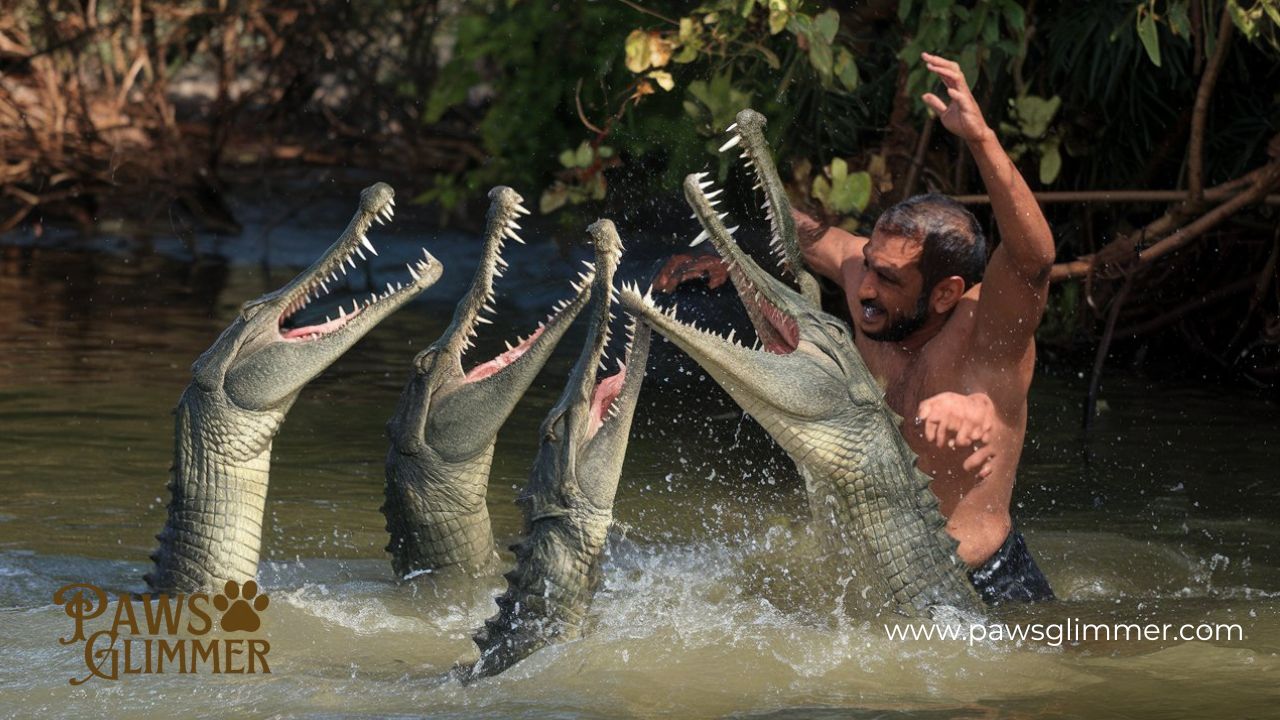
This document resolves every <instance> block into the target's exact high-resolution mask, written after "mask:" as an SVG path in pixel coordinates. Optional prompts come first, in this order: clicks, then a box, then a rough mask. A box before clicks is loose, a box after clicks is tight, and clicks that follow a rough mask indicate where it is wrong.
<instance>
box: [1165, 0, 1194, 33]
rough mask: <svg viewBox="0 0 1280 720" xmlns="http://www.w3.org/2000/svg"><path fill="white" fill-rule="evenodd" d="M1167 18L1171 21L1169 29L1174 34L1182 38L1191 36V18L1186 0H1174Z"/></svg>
mask: <svg viewBox="0 0 1280 720" xmlns="http://www.w3.org/2000/svg"><path fill="white" fill-rule="evenodd" d="M1165 19H1166V20H1168V21H1169V29H1170V30H1172V31H1173V34H1174V35H1177V36H1178V37H1181V38H1189V37H1191V20H1190V18H1188V17H1187V1H1186V0H1174V2H1172V3H1170V5H1169V11H1168V13H1167V14H1166V15H1165Z"/></svg>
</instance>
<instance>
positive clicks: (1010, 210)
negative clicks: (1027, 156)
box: [921, 53, 1054, 356]
mask: <svg viewBox="0 0 1280 720" xmlns="http://www.w3.org/2000/svg"><path fill="white" fill-rule="evenodd" d="M921 58H922V59H923V60H924V61H925V65H926V67H928V69H929V70H930V71H932V72H933V73H934V74H936V75H937V76H938V77H939V78H940V79H941V80H942V82H943V84H944V85H945V86H946V89H947V95H948V96H949V97H950V103H949V104H948V103H944V102H943V101H942V100H941V99H940V98H938V96H936V95H934V94H933V93H927V94H925V95H924V97H923V100H924V102H925V104H926V105H928V106H929V107H930V108H932V109H933V110H934V111H935V112H937V113H938V116H939V119H940V120H941V122H942V125H943V127H945V128H947V130H949V131H951V132H952V133H953V134H954V135H956V136H957V137H959V138H960V139H962V140H964V141H965V144H966V145H967V146H968V148H969V152H970V153H972V154H973V158H974V160H975V162H976V163H977V165H978V170H979V172H980V173H981V174H982V182H983V184H985V185H986V188H987V195H988V196H990V198H991V209H992V210H993V211H994V212H995V216H996V226H997V227H998V228H999V230H1000V246H999V247H997V248H996V250H995V252H993V253H992V254H991V261H990V262H989V263H988V264H987V270H986V275H985V277H984V278H983V281H982V294H981V296H980V299H979V300H978V316H977V318H976V319H977V326H976V333H977V335H976V338H975V343H976V344H977V345H978V346H979V347H983V348H986V349H988V350H990V351H992V352H995V353H998V354H1005V353H1007V354H1008V355H1010V356H1021V355H1022V354H1023V353H1024V352H1025V351H1026V349H1027V345H1028V343H1030V342H1031V340H1032V338H1033V336H1034V334H1035V329H1036V326H1037V325H1039V324H1040V316H1041V315H1042V314H1043V313H1044V306H1045V301H1046V299H1047V298H1048V294H1049V269H1050V267H1052V265H1053V260H1054V247H1053V235H1052V234H1051V233H1050V232H1049V223H1048V222H1046V221H1045V219H1044V214H1043V213H1042V212H1040V205H1039V204H1038V203H1037V202H1036V199H1035V196H1034V195H1032V194H1031V188H1029V187H1027V182H1026V181H1025V180H1024V179H1023V178H1022V174H1021V173H1019V172H1018V168H1017V167H1015V166H1014V164H1013V161H1012V160H1010V159H1009V155H1008V154H1007V153H1005V151H1004V148H1003V147H1001V146H1000V141H999V140H998V139H997V138H996V134H995V132H993V131H992V130H991V128H990V127H988V126H987V122H986V120H984V119H983V118H982V111H981V109H980V108H979V107H978V103H977V101H976V100H974V98H973V93H971V92H970V91H969V84H968V83H967V82H965V78H964V74H963V73H962V72H960V66H959V65H958V64H956V63H955V62H952V61H950V60H947V59H945V58H941V57H938V56H937V55H930V54H928V53H923V54H922V55H921ZM1002 351H1003V352H1002Z"/></svg>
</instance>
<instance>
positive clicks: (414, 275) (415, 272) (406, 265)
mask: <svg viewBox="0 0 1280 720" xmlns="http://www.w3.org/2000/svg"><path fill="white" fill-rule="evenodd" d="M405 267H407V268H409V274H410V275H412V276H413V280H414V282H417V281H418V280H421V279H422V276H421V275H419V274H418V271H417V270H414V269H413V265H410V264H408V263H405Z"/></svg>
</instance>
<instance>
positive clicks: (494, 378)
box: [382, 187, 591, 578]
mask: <svg viewBox="0 0 1280 720" xmlns="http://www.w3.org/2000/svg"><path fill="white" fill-rule="evenodd" d="M489 197H490V199H491V200H492V203H491V205H490V207H489V215H488V218H487V221H486V227H485V236H484V248H483V250H482V251H481V257H480V264H479V266H478V267H477V268H476V273H475V277H474V278H473V279H472V282H471V289H470V290H469V291H468V292H467V294H466V295H465V296H464V297H463V298H462V300H460V301H459V302H458V305H457V308H456V309H455V310H454V314H453V321H452V323H450V325H449V327H448V328H447V329H446V330H445V332H444V333H443V334H442V335H441V337H440V339H438V340H437V341H436V342H435V343H433V344H432V345H431V346H430V347H428V348H427V349H426V350H424V351H422V352H421V353H419V354H418V356H417V357H416V358H415V359H414V370H413V374H412V375H411V376H410V378H409V382H408V384H407V385H406V386H405V389H404V392H403V393H402V394H401V397H400V402H399V405H398V406H397V408H396V412H395V415H394V416H392V418H391V420H390V421H389V422H388V423H387V436H388V438H389V440H390V449H389V450H388V452H387V463H386V486H385V494H386V502H385V503H384V504H383V506H382V512H383V514H384V515H385V516H386V519H387V531H388V532H389V533H390V536H391V541H390V543H389V544H388V545H387V551H388V552H390V553H391V564H392V567H393V568H394V569H395V572H396V574H397V575H398V576H399V577H402V578H403V577H406V576H409V575H411V574H414V573H421V572H428V571H429V572H437V571H441V570H447V569H453V568H457V569H460V570H462V571H464V572H467V573H470V574H473V575H481V574H484V573H487V572H489V571H491V570H492V569H493V568H494V566H495V564H496V562H497V559H498V555H497V553H496V552H495V549H494V544H493V532H492V529H491V528H490V524H489V510H488V507H487V505H486V504H485V496H486V493H487V490H488V484H489V468H490V464H491V462H492V460H493V449H494V443H495V441H496V439H497V436H498V430H499V428H501V427H502V424H503V423H504V422H505V421H506V419H507V417H508V416H509V415H510V414H511V411H512V410H513V409H514V408H515V406H516V403H517V402H518V401H519V400H520V397H521V396H522V395H523V394H524V392H525V391H526V390H527V389H528V388H529V385H530V383H532V382H533V379H534V377H535V376H536V375H537V374H538V372H539V370H541V369H542V366H543V365H544V364H545V363H546V361H547V358H548V357H550V356H551V351H552V350H553V349H555V346H556V343H557V342H559V340H560V338H561V337H562V336H563V335H564V333H565V330H566V329H568V327H569V325H571V324H572V323H573V320H574V318H575V317H577V315H578V312H579V311H580V310H582V308H583V307H584V306H585V305H586V304H587V300H588V299H589V298H590V295H591V282H590V280H591V278H590V277H589V276H587V275H585V274H584V275H583V276H582V277H581V278H580V280H579V282H578V283H575V288H576V289H577V291H578V292H577V295H575V296H574V297H573V298H571V299H570V300H568V301H562V302H561V303H560V305H559V307H558V308H557V309H556V311H555V312H554V313H553V314H552V315H551V316H550V317H548V318H547V319H546V321H545V322H544V323H541V324H539V326H538V328H537V329H536V330H534V331H533V332H532V333H531V334H530V335H529V336H528V337H526V338H523V339H521V340H520V341H519V342H517V343H516V344H515V346H514V347H513V346H511V345H510V344H509V343H508V349H507V351H506V352H504V353H502V354H500V355H498V356H497V357H495V358H493V359H492V360H489V361H488V362H484V363H481V364H478V365H476V366H475V367H473V368H472V369H471V370H463V367H462V358H463V354H464V353H465V352H466V350H467V349H468V348H469V347H470V346H471V339H472V338H473V337H474V336H475V334H476V327H477V325H478V324H480V323H488V322H489V320H488V318H486V317H484V313H485V312H486V311H487V312H492V308H491V306H490V305H489V303H490V302H491V301H492V298H493V283H494V278H495V277H500V276H501V274H502V268H503V267H505V266H506V262H505V261H503V259H502V245H503V241H504V239H513V240H517V241H521V240H520V236H519V235H518V234H517V233H516V231H517V230H519V229H520V226H519V225H518V224H517V223H516V220H517V218H518V217H519V216H521V215H524V214H527V213H528V210H525V209H524V207H523V205H522V204H521V203H522V202H523V199H522V198H521V197H520V196H519V195H518V194H517V193H516V192H515V191H514V190H512V189H511V188H507V187H497V188H494V189H493V190H492V191H490V193H489ZM521 242H522V241H521Z"/></svg>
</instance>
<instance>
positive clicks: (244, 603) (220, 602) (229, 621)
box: [213, 580, 271, 632]
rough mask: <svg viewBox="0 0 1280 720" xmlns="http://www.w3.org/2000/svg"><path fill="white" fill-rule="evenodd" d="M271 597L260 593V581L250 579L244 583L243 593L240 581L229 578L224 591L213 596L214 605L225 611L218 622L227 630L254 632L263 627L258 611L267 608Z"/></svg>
mask: <svg viewBox="0 0 1280 720" xmlns="http://www.w3.org/2000/svg"><path fill="white" fill-rule="evenodd" d="M269 604H271V599H270V598H268V597H267V596H266V595H259V594H258V583H256V582H254V581H252V580H250V581H249V582H247V583H245V584H244V591H243V594H242V593H241V588H240V583H238V582H236V581H235V580H228V581H227V585H226V587H224V588H223V589H222V592H221V593H219V594H217V595H214V596H213V606H214V607H215V608H217V609H218V611H219V612H221V613H223V615H222V619H220V620H219V621H218V624H219V625H221V626H222V629H223V630H226V631H227V632H241V631H243V632H254V631H255V630H257V629H258V628H259V627H262V620H260V619H259V618H258V613H260V612H262V611H263V610H266V609H267V605H269Z"/></svg>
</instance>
